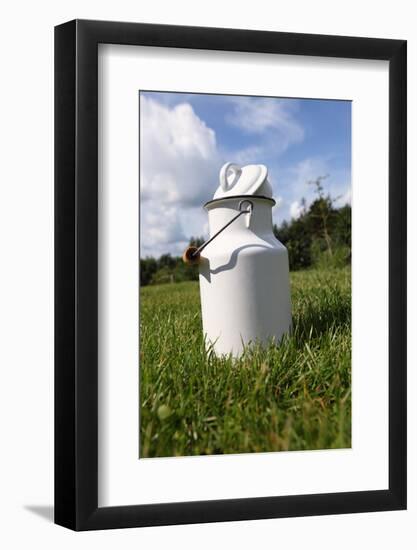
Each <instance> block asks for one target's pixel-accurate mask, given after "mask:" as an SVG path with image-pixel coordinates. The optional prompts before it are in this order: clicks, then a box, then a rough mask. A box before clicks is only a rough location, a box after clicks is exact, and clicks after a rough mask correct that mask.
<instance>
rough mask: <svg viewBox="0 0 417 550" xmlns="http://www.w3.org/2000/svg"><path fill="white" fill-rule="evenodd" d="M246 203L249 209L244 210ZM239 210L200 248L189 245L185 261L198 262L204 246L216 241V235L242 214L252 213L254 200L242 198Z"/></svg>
mask: <svg viewBox="0 0 417 550" xmlns="http://www.w3.org/2000/svg"><path fill="white" fill-rule="evenodd" d="M244 203H247V204H248V205H249V207H248V209H247V210H242V208H243V205H244ZM239 210H240V212H239V213H238V214H236V216H234V217H233V218H232V219H231V220H230V221H228V222H227V223H226V225H224V226H223V227H222V228H221V229H219V230H218V231H217V233H215V234H214V235H213V236H212V237H210V239H208V240H207V241H206V242H205V243H203V244H202V245H201V246H199V247H198V248H195V247H194V246H190V247H188V248H187V250H186V251H185V252H184V254H183V260H184V262H186V263H189V264H196V263H198V261H199V259H200V253H201V251H202V250H203V249H204V248H206V246H207V245H208V244H210V243H211V242H212V241H214V239H215V238H216V237H218V236H219V235H220V233H222V231H224V230H225V229H226V228H227V227H229V225H231V224H232V223H233V222H234V221H236V220H237V219H238V218H239V217H240V216H241V215H242V214H251V213H252V210H253V202H252V201H250V200H247V199H243V200H241V201H240V203H239Z"/></svg>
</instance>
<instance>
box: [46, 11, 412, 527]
mask: <svg viewBox="0 0 417 550" xmlns="http://www.w3.org/2000/svg"><path fill="white" fill-rule="evenodd" d="M102 43H111V44H124V45H146V46H159V47H168V48H174V47H175V48H193V49H203V50H212V51H213V55H215V51H216V50H224V51H240V52H259V53H270V54H290V55H303V56H321V57H337V58H355V59H374V60H387V61H388V62H389V403H388V406H389V488H388V489H387V490H375V491H358V492H348V493H334V494H305V495H296V496H272V497H262V498H244V499H231V500H217V501H199V502H181V503H169V504H152V505H148V504H146V505H136V506H117V507H98V498H97V494H98V467H97V464H98V448H97V434H98V409H97V405H98V391H97V388H98V350H97V335H98V328H97V326H98V315H97V307H98V290H97V277H98V250H97V247H98V211H97V210H98V203H97V200H98V151H97V146H98V132H97V128H98V109H97V104H98V77H97V73H98V71H97V67H98V65H97V51H98V44H102ZM406 45H407V44H406V41H404V40H387V39H374V38H355V37H342V36H322V35H311V34H293V33H281V32H264V31H249V30H236V29H219V28H198V27H182V26H165V25H149V24H142V23H118V22H106V21H84V20H74V21H70V22H68V23H64V24H62V25H59V26H57V27H56V28H55V523H57V524H59V525H63V526H65V527H68V528H70V529H74V530H77V531H78V530H91V529H108V528H123V527H140V526H153V525H170V524H182V523H200V522H215V521H236V520H249V519H261V518H280V517H289V516H309V515H323V514H341V513H352V512H371V511H386V510H402V509H405V508H406V113H407V107H406ZM370 146H372V145H370ZM381 238H382V237H381Z"/></svg>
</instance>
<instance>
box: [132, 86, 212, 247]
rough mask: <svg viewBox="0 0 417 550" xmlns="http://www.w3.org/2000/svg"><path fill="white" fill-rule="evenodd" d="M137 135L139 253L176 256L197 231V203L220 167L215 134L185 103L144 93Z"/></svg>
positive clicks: (208, 195) (199, 219)
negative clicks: (165, 101)
mask: <svg viewBox="0 0 417 550" xmlns="http://www.w3.org/2000/svg"><path fill="white" fill-rule="evenodd" d="M140 133H141V140H140V144H141V148H140V177H141V255H146V254H152V255H154V256H158V255H159V254H162V253H166V252H171V253H172V254H179V253H180V252H181V248H182V247H183V245H184V244H186V243H187V241H188V239H189V237H190V236H192V235H201V234H202V232H203V223H204V219H203V216H202V210H201V207H202V205H203V204H204V203H205V202H206V201H207V200H209V199H210V198H211V197H212V196H213V193H214V191H215V189H216V186H217V181H218V170H219V167H220V166H221V165H222V159H221V158H220V154H219V152H218V149H217V144H216V136H215V133H214V131H213V130H212V129H211V128H208V127H207V126H206V124H205V123H204V121H202V120H201V119H200V118H199V117H198V116H197V115H196V114H195V112H194V110H193V108H192V106H191V105H190V104H188V103H182V104H180V105H176V106H174V107H172V106H169V105H163V104H160V103H159V102H157V101H155V100H153V99H151V98H149V97H145V96H141V109H140ZM198 223H201V227H198Z"/></svg>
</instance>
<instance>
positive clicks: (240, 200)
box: [183, 163, 291, 357]
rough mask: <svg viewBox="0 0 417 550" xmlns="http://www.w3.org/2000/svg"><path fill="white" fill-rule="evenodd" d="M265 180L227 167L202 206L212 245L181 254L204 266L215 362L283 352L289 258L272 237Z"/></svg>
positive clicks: (206, 322)
mask: <svg viewBox="0 0 417 550" xmlns="http://www.w3.org/2000/svg"><path fill="white" fill-rule="evenodd" d="M267 175H268V173H267V168H266V167H265V166H263V165H249V166H243V167H240V166H238V165H236V164H232V163H226V164H225V165H224V166H223V167H222V169H221V171H220V186H219V188H218V189H217V191H216V192H215V194H214V197H213V200H211V201H209V202H208V203H206V204H205V209H206V210H207V212H208V219H209V230H210V238H209V239H208V241H206V242H205V243H204V244H203V245H202V246H201V247H199V248H196V247H189V248H188V249H187V250H186V251H185V252H184V256H183V258H184V261H186V262H188V263H198V264H199V273H200V274H199V279H200V295H201V309H202V320H203V331H204V335H205V340H206V346H207V348H208V349H210V348H213V350H214V351H215V353H216V354H218V355H222V354H232V355H233V356H235V357H238V356H239V355H241V353H242V351H243V349H244V347H245V346H247V345H249V344H254V343H255V344H256V343H258V344H267V343H269V342H271V341H274V342H275V343H276V344H279V341H280V339H281V338H282V336H283V335H284V334H285V333H287V332H288V331H289V330H290V327H291V301H290V286H289V268H288V253H287V249H286V248H285V247H284V246H283V245H282V244H281V243H280V242H279V241H278V240H277V238H276V237H275V235H274V233H273V229H272V207H273V206H274V205H275V201H274V199H273V198H272V187H271V184H270V183H269V181H268V179H267Z"/></svg>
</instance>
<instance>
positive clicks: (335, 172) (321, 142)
mask: <svg viewBox="0 0 417 550" xmlns="http://www.w3.org/2000/svg"><path fill="white" fill-rule="evenodd" d="M139 120H140V245H141V250H140V255H141V257H146V256H154V257H159V256H160V255H161V254H166V253H170V254H172V255H181V254H182V252H183V250H184V248H185V247H186V246H187V244H188V242H189V239H190V237H192V236H194V237H200V236H202V237H204V238H206V237H207V236H208V223H207V213H206V212H205V210H204V209H203V205H204V203H205V202H207V201H208V200H210V199H211V198H212V197H213V195H214V192H215V191H216V189H217V187H218V185H219V171H220V168H221V167H222V165H223V164H224V163H225V162H228V161H230V162H234V163H236V164H239V165H242V166H244V165H246V164H265V165H266V166H267V168H268V179H269V181H270V182H271V184H272V188H273V196H274V198H275V200H276V202H277V205H276V206H275V207H274V209H273V219H274V223H276V224H278V225H280V224H281V223H282V222H283V221H284V220H287V221H290V220H291V218H297V217H298V216H299V215H300V210H301V200H302V199H303V198H304V199H305V200H306V202H307V205H308V204H310V203H311V202H312V201H313V200H314V186H312V185H309V183H308V182H309V181H311V180H314V179H316V178H317V177H319V176H328V177H327V178H326V179H325V180H324V188H325V191H326V192H328V193H330V195H331V196H332V197H333V198H337V202H336V205H337V206H343V205H344V204H346V203H350V201H351V102H350V101H336V100H320V99H298V98H269V97H268V98H264V97H250V96H232V95H230V96H227V95H207V94H187V93H167V92H140V113H139Z"/></svg>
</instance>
